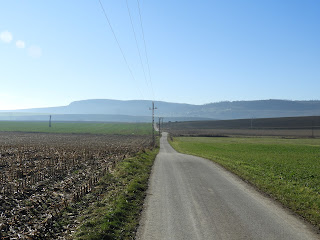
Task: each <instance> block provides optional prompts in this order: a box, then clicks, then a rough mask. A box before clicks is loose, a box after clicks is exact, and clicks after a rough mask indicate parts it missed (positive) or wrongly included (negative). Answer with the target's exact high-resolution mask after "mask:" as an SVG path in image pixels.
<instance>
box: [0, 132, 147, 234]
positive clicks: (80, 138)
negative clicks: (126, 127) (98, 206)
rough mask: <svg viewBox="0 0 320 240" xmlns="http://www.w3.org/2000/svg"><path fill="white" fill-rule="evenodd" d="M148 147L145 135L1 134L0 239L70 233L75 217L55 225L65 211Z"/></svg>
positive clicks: (75, 223)
mask: <svg viewBox="0 0 320 240" xmlns="http://www.w3.org/2000/svg"><path fill="white" fill-rule="evenodd" d="M146 148H151V139H149V138H148V137H146V136H132V135H130V136H128V135H127V136H123V135H89V134H45V133H0V213H1V215H0V238H1V239H57V238H58V237H57V236H58V235H61V233H63V232H68V231H70V229H72V228H74V227H75V225H77V222H76V216H74V218H73V217H72V216H71V217H70V216H69V219H72V218H73V219H74V221H73V222H71V223H70V224H68V225H67V226H64V225H63V224H59V219H60V217H61V213H62V212H63V210H65V209H66V208H68V206H69V205H70V204H71V203H74V202H77V201H81V199H82V198H83V197H84V196H85V195H86V194H87V193H90V192H91V190H92V189H93V188H94V187H95V185H96V184H97V183H98V181H99V179H101V178H102V177H103V176H105V175H106V174H108V173H110V172H112V171H113V169H114V167H115V166H116V164H117V163H118V162H119V161H121V160H123V159H124V158H127V157H131V156H134V155H135V154H137V153H138V152H141V151H144V149H146ZM97 197H99V196H97Z"/></svg>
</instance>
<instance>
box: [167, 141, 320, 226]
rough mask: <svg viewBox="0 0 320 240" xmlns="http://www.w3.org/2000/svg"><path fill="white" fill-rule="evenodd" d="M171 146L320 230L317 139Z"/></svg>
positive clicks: (319, 165) (176, 142)
mask: <svg viewBox="0 0 320 240" xmlns="http://www.w3.org/2000/svg"><path fill="white" fill-rule="evenodd" d="M171 144H172V146H173V147H174V148H175V149H176V150H178V151H179V152H182V153H187V154H191V155H196V156H201V157H204V158H207V159H211V160H213V161H214V162H217V163H218V164H220V165H222V166H223V167H225V168H226V169H228V170H230V171H231V172H233V173H235V174H237V175H239V176H240V177H241V178H242V179H244V180H246V181H248V182H250V183H251V184H253V185H255V186H256V187H258V188H259V189H260V190H261V191H263V192H265V193H267V194H268V195H270V196H272V197H273V198H274V199H277V200H278V201H280V202H281V203H282V204H283V205H285V206H286V207H288V208H290V209H292V210H293V211H294V212H296V213H297V214H299V215H301V216H302V217H303V218H305V219H306V220H308V221H309V222H311V223H312V224H314V225H316V226H317V227H318V228H319V227H320V211H319V206H320V197H319V193H320V151H319V148H320V139H313V138H309V139H307V138H304V139H284V138H274V137H245V138H244V137H219V138H217V137H216V138H213V137H174V138H173V141H171Z"/></svg>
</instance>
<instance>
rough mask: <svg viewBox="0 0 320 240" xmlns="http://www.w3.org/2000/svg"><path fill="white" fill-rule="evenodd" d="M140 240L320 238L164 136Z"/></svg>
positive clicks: (144, 212)
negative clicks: (184, 151)
mask: <svg viewBox="0 0 320 240" xmlns="http://www.w3.org/2000/svg"><path fill="white" fill-rule="evenodd" d="M136 239H139V240H158V239H163V240H169V239H174V240H178V239H181V240H182V239H183V240H189V239H190V240H196V239H203V240H210V239H219V240H220V239H245V240H248V239H263V240H266V239H277V240H280V239H281V240H284V239H288V240H295V239H297V240H307V239H320V236H319V235H317V234H316V233H315V231H314V230H312V228H311V226H309V225H308V224H306V223H304V222H303V221H301V220H300V219H298V218H297V217H295V216H294V215H293V214H291V213H290V212H289V211H287V210H285V209H283V208H282V207H281V206H280V205H279V204H277V203H274V202H273V201H272V200H270V199H268V198H267V197H264V196H263V195H262V194H260V193H258V192H257V191H255V190H254V189H253V188H252V187H251V186H249V185H247V184H246V183H244V182H243V181H241V180H240V179H238V178H237V177H236V176H234V175H233V174H231V173H229V172H227V171H226V170H224V169H223V168H221V167H220V166H218V165H216V164H214V163H213V162H211V161H209V160H206V159H203V158H199V157H194V156H190V155H185V154H180V153H177V152H176V151H175V150H174V149H173V148H172V147H171V146H170V145H169V144H168V142H167V134H166V133H163V137H162V138H161V148H160V153H159V155H158V156H157V158H156V161H155V165H154V167H153V172H152V175H151V178H150V185H149V190H148V196H147V199H146V202H145V209H144V211H143V213H142V219H141V222H140V227H139V229H138V233H137V238H136Z"/></svg>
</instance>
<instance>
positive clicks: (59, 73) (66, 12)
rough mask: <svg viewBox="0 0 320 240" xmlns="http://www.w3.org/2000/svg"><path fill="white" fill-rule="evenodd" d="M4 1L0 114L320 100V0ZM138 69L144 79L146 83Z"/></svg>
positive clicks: (0, 4) (0, 3)
mask: <svg viewBox="0 0 320 240" xmlns="http://www.w3.org/2000/svg"><path fill="white" fill-rule="evenodd" d="M101 2H102V4H103V6H104V8H105V11H106V13H107V16H108V18H109V19H110V22H111V24H112V27H113V29H114V32H115V34H116V36H117V38H118V40H119V43H120V45H121V48H122V50H123V53H124V55H125V57H126V60H127V62H128V65H129V67H130V69H131V70H132V73H133V76H134V78H133V77H132V76H131V74H130V71H129V69H128V67H127V65H126V63H125V61H124V59H123V57H122V55H121V52H120V50H119V48H118V45H117V43H116V41H115V39H114V36H113V34H112V31H111V30H110V27H109V26H108V23H107V20H106V18H105V16H104V14H103V11H102V9H101V7H100V3H99V0H90V1H89V0H68V1H66V0H54V1H53V0H51V1H49V0H48V1H39V0H37V1H36V0H20V1H18V0H10V1H9V0H0V84H1V85H0V110H7V109H19V108H31V107H49V106H61V105H67V104H69V103H70V102H72V101H75V100H83V99H119V100H131V99H145V100H149V99H155V100H161V101H170V102H181V103H192V104H204V103H210V102H217V101H223V100H230V101H234V100H258V99H290V100H315V99H320V97H319V95H320V91H319V90H320V14H319V13H320V1H319V0H303V1H302V0H259V1H257V0H241V1H240V0H219V1H216V0H206V1H204V0H200V1H182V0H175V1H171V0H170V1H169V0H161V1H152V0H149V1H147V0H140V9H141V16H142V24H143V28H144V35H145V42H146V48H147V54H148V59H149V66H150V73H151V83H150V78H149V74H148V66H147V60H146V54H145V51H144V44H143V37H142V29H141V25H140V18H139V11H138V2H137V0H128V5H129V9H130V12H131V16H132V21H133V25H134V29H135V32H136V38H137V42H138V46H139V49H140V51H141V53H140V54H141V58H142V63H143V66H144V68H142V66H141V62H140V58H139V53H138V50H137V47H136V43H135V38H134V34H133V30H132V27H131V22H130V18H129V14H128V8H127V5H126V0H101ZM143 69H144V71H145V74H146V78H145V77H144V73H143Z"/></svg>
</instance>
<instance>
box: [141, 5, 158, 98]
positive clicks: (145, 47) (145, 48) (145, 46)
mask: <svg viewBox="0 0 320 240" xmlns="http://www.w3.org/2000/svg"><path fill="white" fill-rule="evenodd" d="M137 3H138V9H139V16H140V25H141V30H142V38H143V43H144V51H145V54H146V59H147V66H148V73H149V81H150V85H151V90H152V95H153V99H154V98H155V97H154V91H153V86H152V80H151V72H150V65H149V58H148V54H147V45H146V40H145V37H144V30H143V25H142V17H141V10H140V3H139V0H137Z"/></svg>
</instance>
